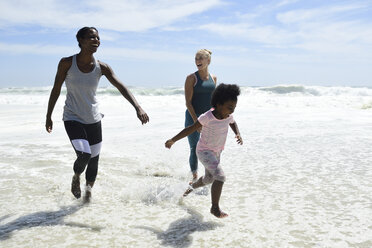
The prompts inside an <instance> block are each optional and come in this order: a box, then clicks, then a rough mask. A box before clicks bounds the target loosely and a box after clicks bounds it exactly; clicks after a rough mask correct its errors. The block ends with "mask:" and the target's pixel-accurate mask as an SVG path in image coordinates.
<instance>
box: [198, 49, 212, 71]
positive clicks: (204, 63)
mask: <svg viewBox="0 0 372 248" xmlns="http://www.w3.org/2000/svg"><path fill="white" fill-rule="evenodd" d="M210 62H211V61H210V59H209V58H208V56H207V55H205V54H203V53H197V54H196V55H195V64H196V67H197V68H198V70H201V69H205V68H207V67H208V65H209V63H210Z"/></svg>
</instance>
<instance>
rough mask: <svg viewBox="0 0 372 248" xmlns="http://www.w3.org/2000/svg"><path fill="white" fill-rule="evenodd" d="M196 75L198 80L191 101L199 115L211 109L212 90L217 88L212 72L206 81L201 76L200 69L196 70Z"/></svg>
mask: <svg viewBox="0 0 372 248" xmlns="http://www.w3.org/2000/svg"><path fill="white" fill-rule="evenodd" d="M195 76H196V79H197V80H196V84H195V86H194V93H193V96H192V101H191V103H192V106H193V107H194V110H195V113H196V115H197V116H199V115H201V114H203V113H205V112H207V111H208V110H210V109H211V98H212V92H213V90H214V89H215V88H216V84H215V83H214V80H213V78H212V76H211V75H210V74H209V78H208V80H206V81H203V80H202V79H201V78H200V76H199V72H198V71H196V72H195Z"/></svg>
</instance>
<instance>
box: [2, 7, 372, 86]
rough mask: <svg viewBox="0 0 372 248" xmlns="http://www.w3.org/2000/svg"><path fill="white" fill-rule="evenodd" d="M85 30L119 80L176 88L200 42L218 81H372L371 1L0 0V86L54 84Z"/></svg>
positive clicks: (347, 83) (189, 70) (331, 83)
mask: <svg viewBox="0 0 372 248" xmlns="http://www.w3.org/2000/svg"><path fill="white" fill-rule="evenodd" d="M83 26H95V27H96V28H97V29H98V30H99V33H100V36H101V46H100V48H99V49H98V52H97V53H96V54H95V56H96V58H98V59H100V60H102V61H103V62H106V63H108V64H109V65H111V67H112V68H113V69H114V71H115V73H116V74H117V75H118V76H119V78H120V79H121V80H122V82H123V83H124V84H126V85H131V86H150V87H159V86H183V84H184V81H185V78H186V76H187V75H188V74H189V73H192V72H193V71H195V70H196V67H195V64H194V56H195V52H196V51H197V50H198V49H200V48H208V49H210V50H211V51H212V52H213V54H212V62H211V65H210V72H211V73H213V74H216V75H217V77H218V81H219V82H225V83H237V84H240V85H246V86H268V85H278V84H303V85H325V86H372V73H371V71H372V1H371V0H356V1H352V0H345V1H344V0H338V1H333V0H327V1H324V0H278V1H271V0H262V1H249V0H246V1H238V0H235V1H234V0H232V1H225V0H203V1H195V0H179V1H176V0H136V1H134V0H81V1H75V0H59V1H58V0H49V1H48V0H32V1H29V0H2V1H0V31H1V32H0V87H22V86H35V87H36V86H48V85H52V84H53V81H54V77H55V73H56V69H57V64H58V62H59V60H60V59H61V58H62V57H67V56H70V55H72V54H75V53H77V52H78V51H79V49H78V45H77V42H76V39H75V34H76V32H77V30H78V29H79V28H81V27H83ZM101 85H102V86H105V85H108V82H107V80H102V83H101Z"/></svg>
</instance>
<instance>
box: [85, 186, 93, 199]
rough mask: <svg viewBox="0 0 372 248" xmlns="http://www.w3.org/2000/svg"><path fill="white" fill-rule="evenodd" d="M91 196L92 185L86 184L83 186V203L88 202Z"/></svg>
mask: <svg viewBox="0 0 372 248" xmlns="http://www.w3.org/2000/svg"><path fill="white" fill-rule="evenodd" d="M91 197H92V187H91V186H90V185H87V186H86V187H85V196H84V203H89V202H90V198H91Z"/></svg>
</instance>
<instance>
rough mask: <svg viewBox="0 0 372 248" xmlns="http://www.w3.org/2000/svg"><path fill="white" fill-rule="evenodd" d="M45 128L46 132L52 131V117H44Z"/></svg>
mask: <svg viewBox="0 0 372 248" xmlns="http://www.w3.org/2000/svg"><path fill="white" fill-rule="evenodd" d="M45 129H46V130H47V132H48V133H51V132H52V129H53V121H52V119H48V118H47V119H46V122H45Z"/></svg>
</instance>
